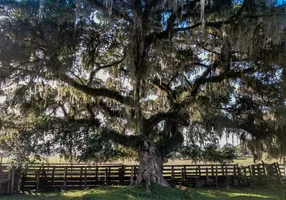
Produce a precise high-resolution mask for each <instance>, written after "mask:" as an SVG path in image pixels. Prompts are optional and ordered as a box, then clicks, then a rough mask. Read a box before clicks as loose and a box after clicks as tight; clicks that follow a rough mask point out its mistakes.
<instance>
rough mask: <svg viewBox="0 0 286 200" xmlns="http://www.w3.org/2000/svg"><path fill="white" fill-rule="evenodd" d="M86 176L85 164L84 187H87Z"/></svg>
mask: <svg viewBox="0 0 286 200" xmlns="http://www.w3.org/2000/svg"><path fill="white" fill-rule="evenodd" d="M86 176H87V169H86V166H85V168H84V187H85V188H86V187H87V181H86Z"/></svg>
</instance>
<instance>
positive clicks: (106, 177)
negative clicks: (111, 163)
mask: <svg viewBox="0 0 286 200" xmlns="http://www.w3.org/2000/svg"><path fill="white" fill-rule="evenodd" d="M107 179H108V168H107V167H106V168H105V180H104V184H105V185H108V180H107Z"/></svg>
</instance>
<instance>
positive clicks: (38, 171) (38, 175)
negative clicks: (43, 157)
mask: <svg viewBox="0 0 286 200" xmlns="http://www.w3.org/2000/svg"><path fill="white" fill-rule="evenodd" d="M35 175H36V180H37V183H36V184H37V185H36V192H39V190H40V170H37V171H36V174H35Z"/></svg>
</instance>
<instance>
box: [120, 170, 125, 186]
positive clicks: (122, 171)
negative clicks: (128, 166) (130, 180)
mask: <svg viewBox="0 0 286 200" xmlns="http://www.w3.org/2000/svg"><path fill="white" fill-rule="evenodd" d="M124 176H125V169H124V165H121V167H120V168H119V184H120V185H124Z"/></svg>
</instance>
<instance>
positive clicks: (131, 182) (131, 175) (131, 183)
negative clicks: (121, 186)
mask: <svg viewBox="0 0 286 200" xmlns="http://www.w3.org/2000/svg"><path fill="white" fill-rule="evenodd" d="M133 173H134V169H133V166H131V174H130V185H133Z"/></svg>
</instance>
